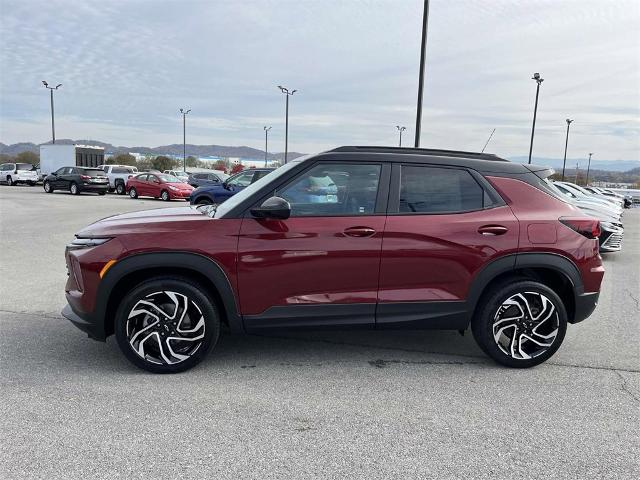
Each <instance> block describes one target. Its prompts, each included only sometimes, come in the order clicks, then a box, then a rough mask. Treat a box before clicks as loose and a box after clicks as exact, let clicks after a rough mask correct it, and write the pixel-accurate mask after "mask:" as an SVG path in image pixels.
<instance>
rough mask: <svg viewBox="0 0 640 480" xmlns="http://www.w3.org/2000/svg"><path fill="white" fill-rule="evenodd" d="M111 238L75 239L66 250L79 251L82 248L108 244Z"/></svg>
mask: <svg viewBox="0 0 640 480" xmlns="http://www.w3.org/2000/svg"><path fill="white" fill-rule="evenodd" d="M109 240H111V238H76V239H75V240H74V241H73V242H71V243H70V244H68V245H67V250H81V249H83V248H91V247H97V246H98V245H102V244H103V243H106V242H108V241H109Z"/></svg>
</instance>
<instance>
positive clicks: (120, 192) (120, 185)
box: [116, 182, 127, 195]
mask: <svg viewBox="0 0 640 480" xmlns="http://www.w3.org/2000/svg"><path fill="white" fill-rule="evenodd" d="M116 193H117V194H118V195H124V194H125V193H127V188H126V187H125V185H124V183H123V182H117V183H116Z"/></svg>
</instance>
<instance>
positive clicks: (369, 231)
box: [344, 227, 376, 237]
mask: <svg viewBox="0 0 640 480" xmlns="http://www.w3.org/2000/svg"><path fill="white" fill-rule="evenodd" d="M344 234H345V235H348V236H349V237H372V236H373V235H375V234H376V231H375V230H374V229H373V228H369V227H349V228H347V229H345V231H344Z"/></svg>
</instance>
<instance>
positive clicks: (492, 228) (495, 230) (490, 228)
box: [478, 225, 509, 235]
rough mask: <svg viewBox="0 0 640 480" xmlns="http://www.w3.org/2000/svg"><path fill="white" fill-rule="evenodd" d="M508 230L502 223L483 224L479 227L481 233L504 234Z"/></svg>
mask: <svg viewBox="0 0 640 480" xmlns="http://www.w3.org/2000/svg"><path fill="white" fill-rule="evenodd" d="M508 231H509V229H508V228H507V227H503V226H502V225H483V226H482V227H480V228H478V233H481V234H482V235H504V234H505V233H507V232H508Z"/></svg>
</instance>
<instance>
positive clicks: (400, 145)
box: [396, 125, 407, 147]
mask: <svg viewBox="0 0 640 480" xmlns="http://www.w3.org/2000/svg"><path fill="white" fill-rule="evenodd" d="M396 128H397V129H398V132H400V144H399V145H398V146H399V147H402V132H404V131H405V130H406V129H407V127H401V126H400V125H396Z"/></svg>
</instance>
